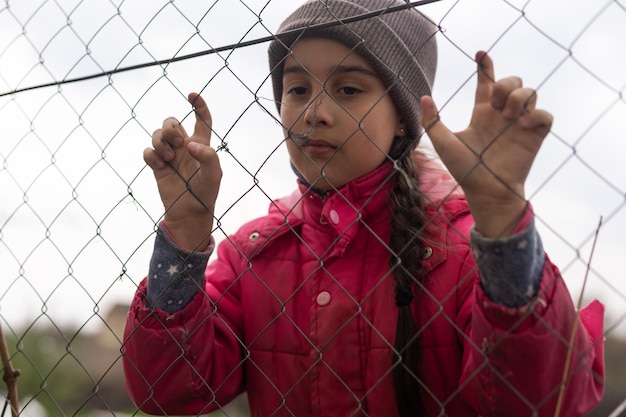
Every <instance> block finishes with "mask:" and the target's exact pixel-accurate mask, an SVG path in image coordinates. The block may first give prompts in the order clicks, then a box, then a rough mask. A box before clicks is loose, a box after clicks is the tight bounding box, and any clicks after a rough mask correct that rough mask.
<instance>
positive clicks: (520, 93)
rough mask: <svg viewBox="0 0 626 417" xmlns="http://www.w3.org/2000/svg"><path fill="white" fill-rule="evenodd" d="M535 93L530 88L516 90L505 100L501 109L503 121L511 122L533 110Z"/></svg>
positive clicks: (535, 98)
mask: <svg viewBox="0 0 626 417" xmlns="http://www.w3.org/2000/svg"><path fill="white" fill-rule="evenodd" d="M536 103H537V93H536V92H535V90H533V89H532V88H516V89H514V90H513V91H511V93H510V94H509V95H508V97H507V98H506V104H505V105H504V108H503V109H502V116H503V117H504V118H505V119H508V120H513V119H515V118H516V117H518V116H521V115H523V114H525V113H529V112H531V111H533V110H534V109H535V104H536Z"/></svg>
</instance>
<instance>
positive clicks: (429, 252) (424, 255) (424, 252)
mask: <svg viewBox="0 0 626 417" xmlns="http://www.w3.org/2000/svg"><path fill="white" fill-rule="evenodd" d="M432 254H433V248H431V247H430V246H426V247H425V248H424V249H422V259H428V258H430V255H432Z"/></svg>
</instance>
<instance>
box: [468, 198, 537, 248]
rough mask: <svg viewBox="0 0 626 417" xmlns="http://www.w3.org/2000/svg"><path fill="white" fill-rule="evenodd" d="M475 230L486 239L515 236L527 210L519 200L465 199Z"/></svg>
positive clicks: (525, 204)
mask: <svg viewBox="0 0 626 417" xmlns="http://www.w3.org/2000/svg"><path fill="white" fill-rule="evenodd" d="M467 203H468V205H469V208H470V211H471V213H472V217H473V218H474V222H475V226H474V227H475V229H476V231H477V232H479V233H480V234H481V235H482V236H484V237H486V238H503V237H508V236H512V235H513V234H515V230H516V227H517V225H518V224H519V222H520V220H521V219H522V218H523V217H524V214H525V213H526V211H527V209H528V202H527V201H526V200H523V199H521V198H516V199H515V200H513V201H506V202H503V201H487V200H485V199H478V200H476V199H470V198H467Z"/></svg>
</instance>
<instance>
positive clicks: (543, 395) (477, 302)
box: [458, 255, 604, 417]
mask: <svg viewBox="0 0 626 417" xmlns="http://www.w3.org/2000/svg"><path fill="white" fill-rule="evenodd" d="M544 256H545V255H544ZM466 263H467V264H470V265H471V264H473V258H472V257H471V256H470V255H468V259H467V260H466ZM471 271H472V272H468V273H473V274H477V272H476V267H475V265H474V267H473V268H471ZM474 282H475V286H474V290H473V292H472V296H470V297H468V299H467V300H465V302H464V305H463V308H462V309H461V313H460V317H459V321H458V323H464V326H465V327H464V328H465V331H464V333H465V335H466V336H465V337H464V339H463V344H464V358H463V373H462V377H461V381H460V387H462V388H461V390H462V395H463V396H464V398H465V399H466V401H467V402H468V403H469V404H471V405H472V406H473V407H474V408H475V409H476V410H477V411H478V413H479V414H480V415H481V416H507V417H511V416H529V415H536V416H550V417H553V416H555V415H556V411H557V408H559V407H560V412H559V414H558V415H559V416H568V417H570V416H571V417H575V416H583V415H584V414H585V413H587V412H588V411H589V410H590V409H591V408H593V407H594V406H595V405H596V404H597V403H598V402H599V401H600V399H601V398H602V393H603V387H604V352H603V311H604V307H603V306H602V305H601V304H600V303H599V302H597V301H594V302H593V303H591V304H590V305H589V306H587V307H585V308H584V309H582V310H581V311H580V312H577V311H576V308H575V307H574V304H573V302H572V300H571V296H570V294H569V292H568V290H567V288H566V286H565V283H564V282H563V279H562V277H561V275H560V273H559V271H558V269H557V268H556V266H555V265H553V264H552V263H551V262H550V259H549V258H548V257H547V256H545V260H544V262H543V269H542V271H541V278H540V281H539V288H538V290H537V294H536V296H535V297H534V298H533V299H532V300H531V301H530V302H528V303H526V304H525V305H522V306H520V307H506V306H504V305H501V304H498V303H496V302H494V301H492V300H491V299H490V298H489V297H488V296H487V295H486V294H485V291H484V290H483V288H482V286H481V284H480V280H479V279H478V278H476V279H475V280H474ZM566 364H567V365H566ZM566 366H567V369H566ZM560 397H561V398H560Z"/></svg>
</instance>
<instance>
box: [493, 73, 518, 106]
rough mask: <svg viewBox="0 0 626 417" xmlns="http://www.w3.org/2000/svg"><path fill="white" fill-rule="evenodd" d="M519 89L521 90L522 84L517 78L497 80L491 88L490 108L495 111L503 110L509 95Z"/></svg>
mask: <svg viewBox="0 0 626 417" xmlns="http://www.w3.org/2000/svg"><path fill="white" fill-rule="evenodd" d="M520 88H523V83H522V79H521V78H519V77H506V78H503V79H501V80H499V81H498V82H497V83H495V84H494V86H493V92H492V95H491V107H493V108H494V109H496V110H503V109H504V106H505V105H506V104H507V101H508V100H509V96H510V95H511V93H513V91H515V90H517V89H520Z"/></svg>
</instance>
